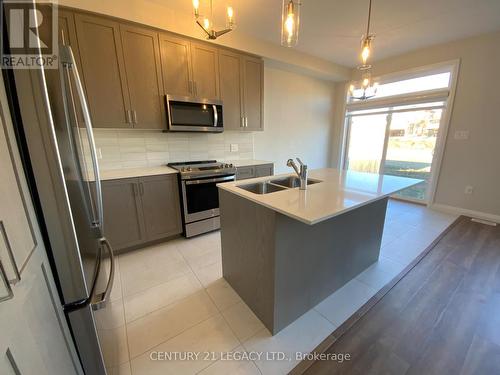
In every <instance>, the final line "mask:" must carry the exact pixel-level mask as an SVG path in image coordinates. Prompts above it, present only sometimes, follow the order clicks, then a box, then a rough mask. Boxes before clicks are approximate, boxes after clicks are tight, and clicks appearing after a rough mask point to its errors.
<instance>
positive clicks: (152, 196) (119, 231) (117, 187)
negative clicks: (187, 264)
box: [102, 175, 182, 250]
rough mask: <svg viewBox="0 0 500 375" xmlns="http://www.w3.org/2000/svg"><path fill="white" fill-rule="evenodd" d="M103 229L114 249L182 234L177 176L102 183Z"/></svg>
mask: <svg viewBox="0 0 500 375" xmlns="http://www.w3.org/2000/svg"><path fill="white" fill-rule="evenodd" d="M102 189H103V203H104V226H105V232H106V236H107V237H108V239H109V241H110V242H111V243H112V244H113V247H114V248H115V249H116V250H122V249H126V248H130V247H134V246H137V245H141V244H143V243H147V242H150V241H154V240H158V239H161V238H165V237H169V236H173V235H176V234H180V233H181V232H182V225H181V216H180V203H179V193H178V187H177V176H176V175H161V176H148V177H140V178H127V179H120V180H110V181H103V183H102Z"/></svg>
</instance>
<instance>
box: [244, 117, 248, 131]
mask: <svg viewBox="0 0 500 375" xmlns="http://www.w3.org/2000/svg"><path fill="white" fill-rule="evenodd" d="M245 128H248V117H246V116H245Z"/></svg>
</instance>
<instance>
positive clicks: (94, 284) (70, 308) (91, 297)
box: [64, 246, 102, 313]
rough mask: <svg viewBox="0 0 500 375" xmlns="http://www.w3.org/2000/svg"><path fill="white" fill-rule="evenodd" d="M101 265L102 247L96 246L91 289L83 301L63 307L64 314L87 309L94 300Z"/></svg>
mask: <svg viewBox="0 0 500 375" xmlns="http://www.w3.org/2000/svg"><path fill="white" fill-rule="evenodd" d="M101 263H102V246H98V248H97V256H96V263H95V267H94V275H93V276H92V287H91V288H90V293H89V296H88V297H87V298H85V299H82V300H80V301H76V302H73V303H69V304H67V305H64V311H65V312H68V313H69V312H72V311H75V310H79V309H82V308H84V307H87V306H88V305H90V303H91V302H92V301H93V300H94V299H95V293H96V289H97V280H98V278H99V274H100V273H101Z"/></svg>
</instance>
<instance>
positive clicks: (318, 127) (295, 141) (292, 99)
mask: <svg viewBox="0 0 500 375" xmlns="http://www.w3.org/2000/svg"><path fill="white" fill-rule="evenodd" d="M333 93H334V92H333V85H332V83H331V82H327V81H323V80H319V79H315V78H311V77H307V76H304V75H299V74H296V73H292V72H288V71H284V70H280V69H276V68H271V67H268V66H266V67H265V69H264V122H265V130H264V131H263V132H256V133H254V156H255V158H256V159H263V160H271V161H274V162H275V171H276V173H281V172H290V168H288V167H286V165H285V164H286V161H287V159H289V158H292V157H300V158H302V160H303V161H304V162H305V163H307V164H308V166H309V168H318V167H326V166H328V165H329V150H330V139H331V129H332V126H331V124H332V104H333Z"/></svg>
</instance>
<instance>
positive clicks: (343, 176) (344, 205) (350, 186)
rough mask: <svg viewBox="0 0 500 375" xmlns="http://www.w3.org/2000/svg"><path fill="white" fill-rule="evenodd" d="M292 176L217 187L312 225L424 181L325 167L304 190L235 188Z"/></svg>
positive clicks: (315, 173)
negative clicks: (260, 191)
mask: <svg viewBox="0 0 500 375" xmlns="http://www.w3.org/2000/svg"><path fill="white" fill-rule="evenodd" d="M292 175H293V176H295V174H283V175H278V176H272V177H260V178H253V179H249V180H244V181H235V182H227V183H223V184H219V185H218V187H219V188H220V189H223V190H226V191H229V192H231V193H234V194H237V195H239V196H241V197H243V198H246V199H249V200H251V201H253V202H255V203H258V204H261V205H263V206H265V207H267V208H270V209H272V210H275V211H277V212H279V213H282V214H284V215H287V216H290V217H292V218H294V219H297V220H299V221H302V222H303V223H306V224H309V225H312V224H316V223H319V222H321V221H323V220H327V219H330V218H332V217H334V216H337V215H340V214H342V213H345V212H348V211H350V210H353V209H355V208H357V207H361V206H364V205H366V204H368V203H370V202H373V201H376V200H378V199H382V198H384V197H387V196H389V195H391V194H394V193H396V192H398V191H400V190H403V189H406V188H408V187H410V186H413V185H416V184H418V183H420V182H422V181H423V180H417V179H412V178H405V177H395V176H388V175H379V174H372V173H360V172H352V171H343V170H338V169H331V168H325V169H316V170H311V171H309V178H310V179H314V180H321V181H322V182H320V183H317V184H313V185H309V186H308V187H307V190H299V188H294V189H286V190H281V191H277V192H274V193H269V194H255V193H252V192H249V191H246V190H243V189H241V188H239V187H238V186H241V185H247V184H251V183H255V182H260V181H269V180H273V179H277V178H279V177H285V176H292Z"/></svg>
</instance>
